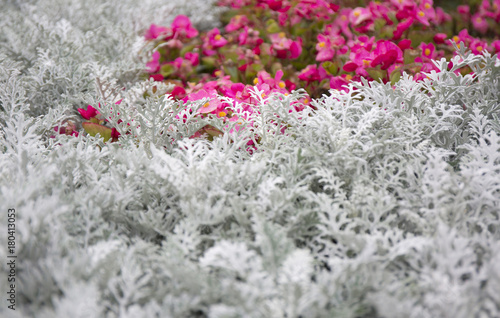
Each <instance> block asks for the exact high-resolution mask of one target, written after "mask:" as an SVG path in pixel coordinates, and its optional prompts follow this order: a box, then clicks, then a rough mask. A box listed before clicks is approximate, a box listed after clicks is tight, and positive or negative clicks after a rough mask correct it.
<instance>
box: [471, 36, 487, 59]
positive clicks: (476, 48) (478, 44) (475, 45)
mask: <svg viewBox="0 0 500 318" xmlns="http://www.w3.org/2000/svg"><path fill="white" fill-rule="evenodd" d="M469 48H470V50H471V51H472V53H474V54H476V55H479V54H483V51H484V50H486V49H488V43H486V42H484V41H481V40H477V39H474V40H473V41H472V43H471V44H470V46H469Z"/></svg>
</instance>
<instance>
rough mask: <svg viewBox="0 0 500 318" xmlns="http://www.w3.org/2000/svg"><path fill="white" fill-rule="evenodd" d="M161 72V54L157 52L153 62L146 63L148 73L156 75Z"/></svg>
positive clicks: (154, 54)
mask: <svg viewBox="0 0 500 318" xmlns="http://www.w3.org/2000/svg"><path fill="white" fill-rule="evenodd" d="M159 70H160V52H158V51H155V52H154V53H153V56H152V60H151V61H149V62H147V63H146V71H147V72H148V73H156V72H158V71H159Z"/></svg>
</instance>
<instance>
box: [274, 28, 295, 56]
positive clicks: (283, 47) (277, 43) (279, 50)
mask: <svg viewBox="0 0 500 318" xmlns="http://www.w3.org/2000/svg"><path fill="white" fill-rule="evenodd" d="M269 38H270V39H271V43H272V46H271V49H272V53H273V55H275V56H276V57H278V58H280V59H296V58H298V57H299V56H300V54H301V53H302V39H301V38H298V40H297V41H293V40H291V39H288V38H287V37H286V34H285V33H284V32H280V33H274V34H270V35H269Z"/></svg>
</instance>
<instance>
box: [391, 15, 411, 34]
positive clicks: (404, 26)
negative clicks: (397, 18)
mask: <svg viewBox="0 0 500 318" xmlns="http://www.w3.org/2000/svg"><path fill="white" fill-rule="evenodd" d="M413 21H415V19H414V18H411V17H410V18H408V19H406V20H404V21H401V22H399V24H398V26H397V27H396V30H395V31H394V36H393V38H392V39H393V40H399V39H400V38H401V36H402V35H403V33H404V32H405V31H406V30H408V29H409V28H410V27H411V25H412V24H413Z"/></svg>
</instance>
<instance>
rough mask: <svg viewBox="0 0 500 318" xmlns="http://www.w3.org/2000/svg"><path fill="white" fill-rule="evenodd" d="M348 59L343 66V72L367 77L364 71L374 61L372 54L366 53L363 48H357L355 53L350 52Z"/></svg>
mask: <svg viewBox="0 0 500 318" xmlns="http://www.w3.org/2000/svg"><path fill="white" fill-rule="evenodd" d="M349 58H350V61H349V62H347V63H346V64H345V65H344V67H343V70H344V71H346V72H354V71H356V74H358V75H361V76H365V77H368V73H367V72H366V70H365V69H366V68H368V67H370V64H371V62H372V61H373V59H374V54H373V52H368V51H367V50H366V49H365V48H359V49H358V50H357V51H351V54H349Z"/></svg>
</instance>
